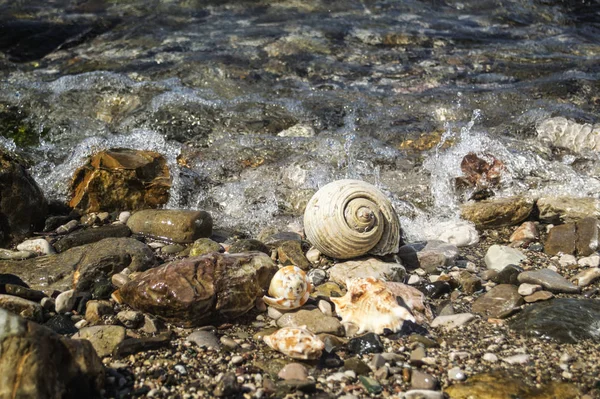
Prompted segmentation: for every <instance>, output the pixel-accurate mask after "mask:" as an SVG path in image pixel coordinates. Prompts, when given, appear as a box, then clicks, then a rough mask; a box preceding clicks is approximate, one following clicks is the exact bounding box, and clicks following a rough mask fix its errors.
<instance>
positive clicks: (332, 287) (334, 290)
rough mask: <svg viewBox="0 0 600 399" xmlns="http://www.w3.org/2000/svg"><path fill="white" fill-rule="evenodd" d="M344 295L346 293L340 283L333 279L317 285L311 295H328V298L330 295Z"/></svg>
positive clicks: (336, 296)
mask: <svg viewBox="0 0 600 399" xmlns="http://www.w3.org/2000/svg"><path fill="white" fill-rule="evenodd" d="M343 295H344V293H343V291H342V289H341V288H340V286H339V285H338V284H336V283H334V282H333V281H328V282H326V283H323V284H321V285H319V286H317V287H315V290H314V291H313V293H312V294H311V296H313V297H317V296H324V297H328V298H329V297H334V298H339V297H341V296H343Z"/></svg>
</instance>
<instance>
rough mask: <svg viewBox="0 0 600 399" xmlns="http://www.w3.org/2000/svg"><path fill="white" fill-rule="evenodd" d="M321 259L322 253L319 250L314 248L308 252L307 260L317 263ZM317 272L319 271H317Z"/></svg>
mask: <svg viewBox="0 0 600 399" xmlns="http://www.w3.org/2000/svg"><path fill="white" fill-rule="evenodd" d="M320 258H321V252H320V251H319V250H318V249H317V248H314V247H313V248H311V249H309V250H308V251H307V252H306V259H308V261H309V262H312V263H317V262H318V261H319V259H320ZM315 270H319V269H315Z"/></svg>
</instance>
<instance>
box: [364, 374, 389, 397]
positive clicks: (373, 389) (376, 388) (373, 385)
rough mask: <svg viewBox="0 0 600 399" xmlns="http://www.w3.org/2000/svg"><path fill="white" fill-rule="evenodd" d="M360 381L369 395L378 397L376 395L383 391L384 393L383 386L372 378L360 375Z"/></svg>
mask: <svg viewBox="0 0 600 399" xmlns="http://www.w3.org/2000/svg"><path fill="white" fill-rule="evenodd" d="M358 379H359V381H360V382H361V384H362V385H363V386H364V387H365V390H366V391H367V393H368V394H371V395H376V394H378V393H380V392H381V391H383V388H382V386H381V385H380V384H379V382H377V380H376V379H374V378H370V377H367V376H364V375H359V376H358Z"/></svg>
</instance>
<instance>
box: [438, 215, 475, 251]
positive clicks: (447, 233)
mask: <svg viewBox="0 0 600 399" xmlns="http://www.w3.org/2000/svg"><path fill="white" fill-rule="evenodd" d="M438 240H441V241H445V242H447V243H450V244H453V245H456V246H457V247H467V246H470V245H474V244H477V243H478V242H479V233H478V232H477V229H476V228H475V225H474V224H472V223H469V222H463V221H455V222H448V223H447V224H446V225H444V226H443V233H442V234H440V235H439V237H438Z"/></svg>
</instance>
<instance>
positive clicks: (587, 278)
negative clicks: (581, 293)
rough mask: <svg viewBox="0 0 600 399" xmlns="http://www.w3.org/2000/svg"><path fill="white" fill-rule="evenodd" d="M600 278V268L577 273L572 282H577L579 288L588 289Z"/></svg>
mask: <svg viewBox="0 0 600 399" xmlns="http://www.w3.org/2000/svg"><path fill="white" fill-rule="evenodd" d="M598 278H600V268H598V267H594V268H591V269H586V270H583V271H581V272H579V273H577V274H576V275H575V277H573V279H572V280H573V281H575V282H576V283H577V285H578V286H580V287H586V286H588V285H590V284H592V283H593V282H594V281H596V280H597V279H598Z"/></svg>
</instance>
